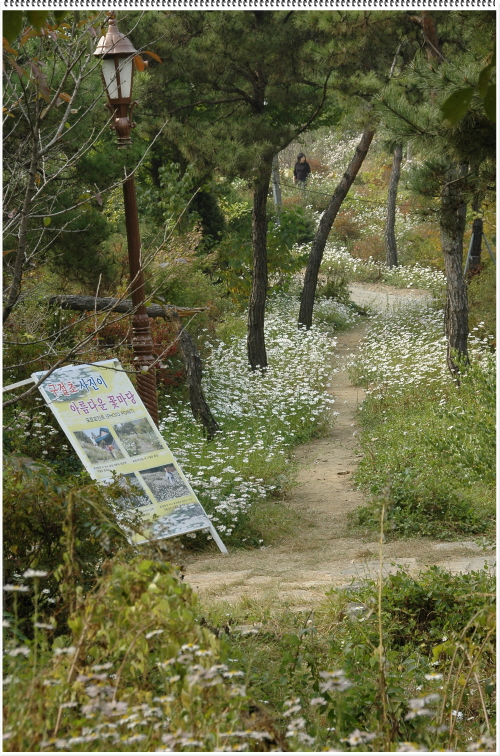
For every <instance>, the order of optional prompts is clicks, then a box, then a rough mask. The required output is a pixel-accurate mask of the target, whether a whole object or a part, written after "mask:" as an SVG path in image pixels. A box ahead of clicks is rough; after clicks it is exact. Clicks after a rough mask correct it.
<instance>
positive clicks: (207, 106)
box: [139, 10, 332, 369]
mask: <svg viewBox="0 0 500 756" xmlns="http://www.w3.org/2000/svg"><path fill="white" fill-rule="evenodd" d="M146 15H147V30H146V26H145V27H144V30H143V38H144V39H145V35H146V34H147V35H148V38H151V37H158V42H157V43H156V45H155V50H157V52H158V53H159V54H160V55H161V57H162V58H163V60H164V66H163V67H162V69H161V70H160V71H159V74H160V75H159V76H156V75H155V77H154V79H153V77H151V78H150V81H149V83H148V103H147V107H148V109H149V111H150V113H151V115H152V116H157V117H163V114H165V113H170V116H171V117H170V120H169V124H168V126H167V130H166V133H167V136H168V138H169V139H170V140H171V141H172V142H174V143H175V144H176V145H177V147H178V149H179V150H180V151H181V152H182V153H183V155H184V156H185V158H186V159H187V160H189V161H190V162H191V163H192V164H194V165H195V166H196V167H197V169H198V171H199V173H200V175H201V176H203V175H207V173H208V174H212V173H213V171H214V170H215V169H217V170H218V171H220V172H221V173H222V174H223V175H225V176H227V177H230V178H231V177H240V178H244V179H245V180H246V181H247V182H248V185H249V187H250V188H251V191H252V195H253V209H252V258H253V262H252V290H251V295H250V301H249V309H248V360H249V364H250V366H251V367H252V369H257V368H258V367H259V368H264V367H266V366H267V354H266V348H265V339H264V315H265V306H266V298H267V286H268V281H267V247H266V235H267V199H268V193H269V186H270V178H271V167H272V159H273V155H275V154H276V153H278V152H279V151H280V150H282V149H283V148H284V147H286V145H288V144H289V143H290V142H291V141H292V140H293V139H295V138H296V137H297V136H298V135H299V134H300V133H301V132H302V131H304V130H305V129H308V128H311V127H312V126H313V124H315V123H319V122H320V115H321V114H322V113H323V112H324V109H325V104H326V102H327V87H328V81H329V77H330V75H331V71H332V61H331V60H330V61H328V60H324V61H322V63H321V65H318V62H317V56H318V50H319V49H320V48H321V46H322V45H324V46H326V44H327V42H328V34H327V32H326V31H323V32H322V31H320V30H318V29H317V28H314V27H308V26H307V25H303V24H298V23H296V17H297V15H298V14H296V13H295V12H294V11H290V12H275V11H262V10H255V11H244V12H240V13H227V12H209V13H207V12H198V11H197V12H192V11H190V12H181V11H180V12H176V13H171V14H146ZM139 41H140V38H139ZM155 74H156V72H155ZM322 122H323V123H324V117H323V121H322Z"/></svg>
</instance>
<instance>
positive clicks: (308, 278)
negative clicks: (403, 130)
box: [299, 127, 375, 329]
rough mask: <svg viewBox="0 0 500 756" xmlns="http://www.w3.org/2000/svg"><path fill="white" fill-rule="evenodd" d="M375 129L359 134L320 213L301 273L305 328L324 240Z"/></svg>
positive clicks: (308, 325)
mask: <svg viewBox="0 0 500 756" xmlns="http://www.w3.org/2000/svg"><path fill="white" fill-rule="evenodd" d="M374 134H375V130H374V129H373V128H371V127H367V128H366V129H365V130H364V131H363V134H362V136H361V139H360V142H359V144H358V146H357V147H356V152H355V153H354V155H353V157H352V159H351V162H350V163H349V166H348V167H347V170H346V172H345V173H344V175H343V177H342V180H341V182H340V183H339V185H338V186H337V188H336V189H335V191H334V193H333V195H332V198H331V200H330V202H329V203H328V207H327V208H326V210H325V211H324V213H323V215H322V216H321V219H320V222H319V225H318V230H317V231H316V235H315V237H314V240H313V243H312V247H311V251H310V253H309V259H308V261H307V266H306V272H305V276H304V287H303V289H302V295H301V299H300V310H299V325H302V326H305V327H306V328H307V329H309V328H311V326H312V316H313V308H314V297H315V294H316V286H317V283H318V273H319V268H320V265H321V261H322V259H323V252H324V251H325V246H326V242H327V240H328V234H329V233H330V231H331V229H332V225H333V222H334V220H335V218H336V217H337V214H338V212H339V210H340V206H341V205H342V202H343V201H344V199H345V197H346V195H347V192H348V191H349V189H350V188H351V186H352V183H353V181H354V179H355V178H356V176H357V175H358V171H359V169H360V168H361V165H362V163H363V160H364V159H365V157H366V154H367V152H368V149H369V147H370V144H371V143H372V140H373V136H374Z"/></svg>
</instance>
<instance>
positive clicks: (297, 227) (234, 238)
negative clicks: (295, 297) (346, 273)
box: [216, 203, 314, 303]
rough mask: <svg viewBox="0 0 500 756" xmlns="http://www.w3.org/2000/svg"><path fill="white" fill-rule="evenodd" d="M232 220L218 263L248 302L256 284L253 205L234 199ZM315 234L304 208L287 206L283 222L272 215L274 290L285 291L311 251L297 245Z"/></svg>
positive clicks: (238, 299) (231, 289)
mask: <svg viewBox="0 0 500 756" xmlns="http://www.w3.org/2000/svg"><path fill="white" fill-rule="evenodd" d="M228 210H229V212H230V213H231V216H232V217H231V221H230V223H228V233H227V234H226V236H225V237H224V239H223V241H222V242H221V244H219V246H218V251H217V257H216V261H217V262H216V264H217V269H218V271H219V274H220V276H221V278H222V279H223V281H224V282H225V284H226V286H227V289H228V291H229V292H230V294H231V296H232V298H233V299H234V300H235V301H236V302H240V303H243V302H246V301H248V297H249V295H250V289H251V286H252V278H251V269H252V244H251V218H250V208H248V207H246V206H245V205H244V204H243V203H242V204H241V205H240V204H238V203H233V205H230V206H229V208H228ZM313 237H314V224H313V222H312V219H311V218H310V217H309V216H308V215H307V213H306V212H305V211H304V210H303V208H290V209H288V208H287V209H284V210H282V212H281V213H280V224H279V225H278V223H277V222H276V218H275V216H274V215H272V216H271V217H270V219H269V221H268V225H267V269H268V275H269V280H270V287H269V289H270V291H273V290H276V291H282V290H283V288H284V287H285V288H286V286H287V285H289V284H290V282H291V278H292V276H293V274H294V273H297V272H298V271H299V270H301V269H302V268H303V266H304V265H305V262H306V261H307V254H306V253H305V252H304V251H302V250H300V251H298V252H297V251H296V250H295V249H294V247H295V245H297V244H304V243H307V242H309V241H311V240H312V238H313Z"/></svg>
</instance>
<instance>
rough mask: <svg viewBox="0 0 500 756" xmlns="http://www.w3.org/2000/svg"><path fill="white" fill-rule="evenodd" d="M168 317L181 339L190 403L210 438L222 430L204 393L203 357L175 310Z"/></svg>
mask: <svg viewBox="0 0 500 756" xmlns="http://www.w3.org/2000/svg"><path fill="white" fill-rule="evenodd" d="M167 317H168V319H169V320H170V322H171V323H172V324H173V326H174V328H175V330H176V333H177V338H178V340H179V346H180V348H181V352H182V358H183V361H184V368H185V370H186V383H187V387H188V390H189V403H190V404H191V411H192V413H193V417H194V419H195V420H198V421H199V422H200V423H201V424H202V425H203V427H204V428H205V431H206V434H207V438H208V439H209V440H210V439H212V438H213V437H214V436H215V434H216V433H217V431H219V430H220V427H219V425H218V423H217V421H216V419H215V418H214V416H213V415H212V412H211V411H210V407H209V406H208V404H207V400H206V399H205V394H204V393H203V388H202V385H201V378H202V374H203V366H202V362H201V357H200V355H199V353H198V350H197V348H196V344H195V343H194V341H193V339H192V338H191V334H190V333H188V331H186V329H185V328H183V326H182V323H181V319H180V317H179V315H178V314H177V313H176V312H175V311H174V310H170V311H168V313H167Z"/></svg>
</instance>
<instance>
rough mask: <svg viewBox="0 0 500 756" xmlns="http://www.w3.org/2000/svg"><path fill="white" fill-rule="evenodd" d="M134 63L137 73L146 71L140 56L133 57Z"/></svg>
mask: <svg viewBox="0 0 500 756" xmlns="http://www.w3.org/2000/svg"><path fill="white" fill-rule="evenodd" d="M134 63H135V65H136V68H137V70H138V71H145V70H146V66H145V65H144V61H143V59H142V58H141V56H140V55H136V56H135V57H134Z"/></svg>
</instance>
